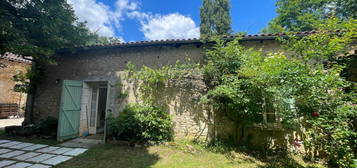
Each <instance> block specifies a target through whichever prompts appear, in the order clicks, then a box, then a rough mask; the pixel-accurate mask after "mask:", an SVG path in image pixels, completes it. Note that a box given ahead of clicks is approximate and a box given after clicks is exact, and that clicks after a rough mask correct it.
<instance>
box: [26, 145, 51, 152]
mask: <svg viewBox="0 0 357 168" xmlns="http://www.w3.org/2000/svg"><path fill="white" fill-rule="evenodd" d="M47 146H48V145H43V144H35V145H32V146H28V147H26V148H23V149H21V150H25V151H34V150H37V149H41V148H44V147H47Z"/></svg>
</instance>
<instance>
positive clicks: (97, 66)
mask: <svg viewBox="0 0 357 168" xmlns="http://www.w3.org/2000/svg"><path fill="white" fill-rule="evenodd" d="M298 35H306V34H304V33H303V34H298ZM278 36H285V34H274V35H272V34H268V35H264V34H263V35H247V36H244V37H243V38H242V39H241V44H242V45H244V46H247V47H253V48H256V49H262V50H263V51H266V52H268V51H271V52H279V51H282V49H281V48H280V46H279V43H278V42H277V41H276V38H277V37H278ZM226 38H227V39H232V38H234V36H229V37H226ZM210 45H211V44H210V43H203V42H202V41H200V40H199V39H187V40H161V41H143V42H129V43H120V44H113V45H105V46H102V45H97V46H82V47H76V48H75V49H63V50H61V51H59V52H58V55H57V56H56V58H55V59H56V62H57V63H56V64H51V65H45V66H44V71H45V73H44V75H43V76H41V80H40V81H41V82H40V83H38V84H37V90H36V92H35V94H34V95H33V96H32V97H33V99H31V100H29V101H31V102H28V103H27V104H28V105H29V106H27V108H28V109H27V111H28V113H27V114H26V121H27V122H38V121H39V120H40V119H42V118H46V117H48V116H52V117H56V118H59V127H58V128H59V129H58V139H59V140H65V139H69V138H73V137H78V136H83V135H86V134H102V133H103V130H105V117H106V116H108V115H109V114H113V115H118V114H119V113H120V111H121V110H122V109H123V108H124V107H125V105H126V104H128V103H131V102H136V101H138V100H137V99H138V98H137V95H136V94H135V88H134V86H133V85H132V84H131V83H130V82H129V81H127V80H126V79H125V78H124V77H123V76H124V74H125V72H124V70H125V69H126V64H127V63H128V62H131V63H133V64H134V65H136V66H137V67H141V66H143V65H145V66H148V67H152V68H157V67H161V66H164V65H170V64H175V63H176V62H177V61H178V60H180V61H183V62H184V61H185V60H187V58H189V60H190V61H192V62H195V63H202V62H203V61H204V50H205V48H206V47H208V46H210ZM194 82H197V83H199V82H203V81H200V80H199V79H198V80H197V81H194ZM122 87H123V88H122ZM122 89H124V90H126V91H127V92H128V96H127V97H126V98H119V94H120V91H121V90H122ZM168 92H170V93H172V92H175V94H167V93H166V92H165V93H163V95H166V96H167V95H172V96H173V97H172V98H170V99H169V101H166V102H165V103H167V105H168V109H169V113H170V115H171V116H172V119H173V122H174V123H173V124H174V133H175V137H176V138H190V139H191V138H207V137H208V136H209V134H211V133H212V132H213V131H214V129H216V128H219V127H221V129H222V132H223V133H225V132H227V135H224V136H227V138H229V137H230V136H234V134H235V133H232V134H231V133H230V132H234V131H236V130H235V129H234V127H230V125H231V124H232V123H229V121H226V123H224V125H223V126H220V125H216V126H213V125H212V122H213V121H212V120H213V118H212V116H211V115H210V114H209V112H208V111H206V110H205V109H204V108H203V107H202V106H200V105H198V104H197V103H196V102H192V101H191V99H186V97H185V96H190V95H189V94H190V93H189V92H185V91H182V90H179V91H177V90H175V88H172V90H170V91H168ZM222 120H224V119H222ZM213 127H216V128H213ZM246 134H252V135H247V137H253V138H252V144H253V145H258V146H259V145H260V146H264V145H266V144H259V143H258V142H261V141H259V139H260V138H261V137H262V136H266V137H269V136H270V137H271V138H270V139H272V140H274V139H279V138H280V140H281V139H284V136H285V134H284V130H282V131H273V130H264V129H261V128H252V129H250V130H248V131H246ZM253 134H254V135H253ZM256 134H260V136H255V135H256ZM266 137H264V138H266ZM276 141H278V140H276ZM282 141H283V140H282ZM255 142H257V143H255ZM282 143H284V142H282Z"/></svg>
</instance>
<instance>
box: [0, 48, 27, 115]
mask: <svg viewBox="0 0 357 168" xmlns="http://www.w3.org/2000/svg"><path fill="white" fill-rule="evenodd" d="M30 66H31V61H29V60H27V59H24V58H22V57H19V56H17V55H14V54H11V53H5V54H4V55H0V109H2V110H4V113H5V110H6V111H8V110H9V108H10V107H15V108H17V109H18V111H19V112H20V113H21V114H23V109H24V106H25V103H26V97H27V95H26V94H24V93H20V92H15V91H14V87H15V85H16V83H15V82H14V81H13V80H12V77H13V76H14V75H16V74H17V73H20V72H26V71H27V69H28V68H30ZM13 110H14V109H13ZM0 111H1V110H0ZM0 115H1V116H2V115H3V116H2V117H6V115H5V114H0ZM9 115H10V114H9ZM11 115H13V113H11Z"/></svg>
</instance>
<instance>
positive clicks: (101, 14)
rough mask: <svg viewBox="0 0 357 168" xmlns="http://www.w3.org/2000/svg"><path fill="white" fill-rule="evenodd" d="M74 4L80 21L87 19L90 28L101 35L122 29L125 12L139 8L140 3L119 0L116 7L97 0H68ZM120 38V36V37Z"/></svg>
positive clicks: (111, 33) (113, 33)
mask: <svg viewBox="0 0 357 168" xmlns="http://www.w3.org/2000/svg"><path fill="white" fill-rule="evenodd" d="M67 2H68V3H69V4H71V5H72V6H73V9H74V12H75V14H76V16H77V17H78V18H79V21H87V26H88V28H89V29H90V30H91V31H93V32H97V33H98V34H99V35H101V36H115V30H116V29H120V28H121V25H120V21H122V20H123V19H124V13H125V12H129V11H133V10H136V9H137V6H138V3H137V2H136V1H135V2H129V0H117V1H116V3H115V6H114V9H110V7H109V6H107V5H105V4H103V3H101V2H97V1H96V0H67ZM119 38H120V37H119Z"/></svg>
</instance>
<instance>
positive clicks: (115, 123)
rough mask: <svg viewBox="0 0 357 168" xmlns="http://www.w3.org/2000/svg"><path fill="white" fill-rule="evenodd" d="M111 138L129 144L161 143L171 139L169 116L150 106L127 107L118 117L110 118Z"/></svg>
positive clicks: (132, 105) (134, 105)
mask: <svg viewBox="0 0 357 168" xmlns="http://www.w3.org/2000/svg"><path fill="white" fill-rule="evenodd" d="M108 126H109V130H110V134H111V136H113V137H114V138H116V139H120V140H128V141H131V142H156V143H157V142H162V141H168V140H171V138H172V124H171V119H170V116H169V115H168V114H167V112H165V111H164V110H162V109H160V108H157V107H153V106H150V105H140V104H131V105H128V106H127V107H126V108H125V109H124V110H123V112H121V113H120V114H119V116H118V117H110V118H109V120H108Z"/></svg>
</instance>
